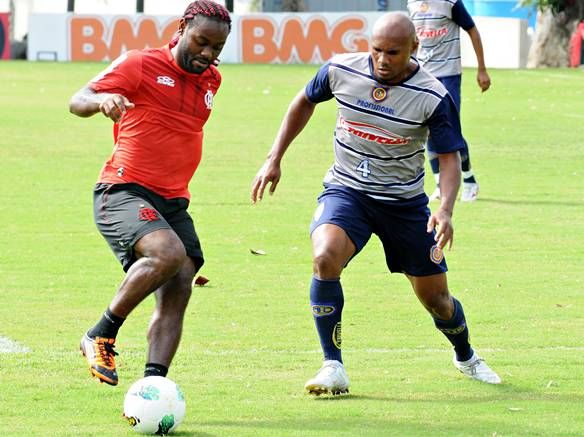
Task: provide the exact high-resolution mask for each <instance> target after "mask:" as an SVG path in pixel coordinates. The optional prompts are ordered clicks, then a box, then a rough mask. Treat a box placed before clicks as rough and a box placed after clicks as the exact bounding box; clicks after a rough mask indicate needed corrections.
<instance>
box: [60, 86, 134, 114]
mask: <svg viewBox="0 0 584 437" xmlns="http://www.w3.org/2000/svg"><path fill="white" fill-rule="evenodd" d="M132 108H134V104H133V103H132V102H130V101H129V100H128V99H127V98H126V97H125V96H123V95H121V94H111V93H96V92H95V91H94V90H93V89H91V88H90V87H89V86H86V87H84V88H81V89H80V90H79V91H77V92H76V93H75V94H74V95H73V97H71V100H70V101H69V112H71V113H72V114H75V115H77V116H79V117H91V116H92V115H95V114H97V113H98V112H101V113H102V114H103V115H104V116H106V117H108V118H111V119H112V120H113V121H114V122H115V123H117V122H118V121H120V118H122V115H123V114H125V112H126V110H128V109H132Z"/></svg>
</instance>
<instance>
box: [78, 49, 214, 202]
mask: <svg viewBox="0 0 584 437" xmlns="http://www.w3.org/2000/svg"><path fill="white" fill-rule="evenodd" d="M220 85H221V75H220V74H219V71H218V70H217V69H216V68H215V67H214V66H211V67H209V68H208V69H206V70H205V71H204V72H203V73H201V74H195V73H188V72H186V71H185V70H183V69H182V68H181V67H179V66H178V65H177V63H176V61H175V59H174V56H173V55H172V53H171V52H170V48H169V47H168V46H165V47H161V48H157V49H145V50H132V51H129V52H128V53H126V54H124V55H122V56H120V57H119V58H118V59H117V60H115V61H114V62H113V63H112V64H111V65H110V66H109V67H108V68H107V69H106V70H105V71H104V72H102V73H101V74H100V75H98V76H97V77H96V78H95V79H93V80H92V81H91V82H90V84H89V86H90V87H91V88H92V89H93V90H94V91H95V92H98V93H100V92H107V93H116V94H122V95H124V96H125V97H127V98H128V100H130V102H132V103H133V104H134V105H135V108H133V109H129V110H127V112H126V114H125V115H124V116H123V117H122V119H121V120H120V123H119V132H118V135H117V138H116V144H115V147H114V151H113V153H112V155H111V157H110V158H109V159H108V160H107V162H106V163H105V165H104V166H103V168H102V170H101V173H100V175H99V179H98V182H104V183H114V184H123V183H130V182H132V183H137V184H140V185H142V186H143V187H145V188H148V189H150V190H152V191H154V192H155V193H158V194H160V195H161V196H163V197H165V198H167V199H170V198H173V197H185V198H187V199H188V198H190V195H189V191H188V184H189V182H190V180H191V178H192V177H193V174H194V173H195V170H196V169H197V167H198V165H199V162H200V161H201V153H202V146H203V125H204V124H205V122H206V121H207V119H208V118H209V115H210V113H211V107H212V105H213V97H214V95H215V94H216V93H217V89H218V88H219V86H220Z"/></svg>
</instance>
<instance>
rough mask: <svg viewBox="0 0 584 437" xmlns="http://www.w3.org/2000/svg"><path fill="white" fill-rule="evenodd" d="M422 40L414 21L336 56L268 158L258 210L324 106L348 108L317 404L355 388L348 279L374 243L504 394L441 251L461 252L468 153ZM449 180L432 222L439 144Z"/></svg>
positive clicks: (319, 212)
mask: <svg viewBox="0 0 584 437" xmlns="http://www.w3.org/2000/svg"><path fill="white" fill-rule="evenodd" d="M416 48H417V39H416V34H415V28H414V25H413V23H412V21H411V20H410V19H409V18H408V17H407V16H406V15H404V14H400V13H389V14H386V15H383V16H382V17H381V18H380V19H379V20H378V21H377V22H376V23H375V26H374V28H373V33H372V40H371V50H370V52H364V53H348V54H341V55H337V56H334V57H333V58H332V59H331V60H330V61H329V62H327V63H326V64H325V65H324V66H323V67H321V68H320V70H319V71H318V72H317V74H316V76H315V77H314V78H313V79H312V80H311V81H310V82H309V83H308V85H307V86H306V88H305V89H303V90H302V91H300V92H299V93H298V95H297V96H296V97H295V98H294V99H293V101H292V103H291V104H290V107H289V108H288V112H287V113H286V115H285V117H284V120H283V122H282V125H281V126H280V130H279V132H278V134H277V136H276V139H275V141H274V144H273V146H272V148H271V151H270V153H269V155H268V158H267V160H266V162H265V163H264V165H263V166H262V167H261V169H260V170H259V171H258V173H257V175H256V177H255V179H254V181H253V183H252V187H251V199H252V201H253V202H256V201H258V200H261V199H262V197H263V194H264V191H265V189H266V187H267V186H268V184H270V188H269V192H270V193H273V192H274V190H275V189H276V186H277V185H278V182H279V180H280V177H281V169H280V163H281V160H282V157H283V155H284V153H285V151H286V150H287V148H288V146H289V145H290V144H291V142H292V141H293V140H294V138H295V137H296V136H297V135H298V134H299V133H300V132H301V131H302V129H303V128H304V127H305V126H306V124H307V123H308V121H309V119H310V118H311V116H312V113H313V111H314V108H315V106H316V105H317V104H318V103H320V102H324V101H326V100H330V99H335V100H336V102H337V109H338V114H337V124H336V129H335V135H334V139H333V145H334V151H335V162H334V164H333V166H332V167H331V168H330V169H329V171H328V172H327V174H326V176H325V178H324V187H325V189H324V192H323V193H322V194H321V195H320V197H319V204H318V207H317V209H316V212H315V213H314V218H313V221H312V224H311V239H312V246H313V270H314V276H313V278H312V283H311V287H310V301H311V307H312V313H313V316H314V320H315V324H316V329H317V332H318V335H319V337H320V343H321V346H322V349H323V352H324V363H323V365H322V367H321V369H320V370H319V371H318V373H317V375H316V376H315V377H314V378H312V379H310V380H309V381H308V382H307V383H306V385H305V388H306V390H307V391H308V392H309V393H311V394H316V395H319V394H321V393H332V394H337V393H345V392H347V391H348V388H349V380H348V377H347V374H346V372H345V368H344V366H343V359H342V355H341V314H342V310H343V303H344V298H343V290H342V288H341V282H340V276H341V272H342V271H343V268H344V267H345V266H346V265H347V263H348V262H349V261H350V260H351V258H352V257H354V256H355V255H356V254H357V253H359V251H360V250H361V249H362V248H363V247H364V246H365V244H366V243H367V241H368V240H369V238H370V236H371V234H376V235H377V236H378V237H379V238H380V240H381V241H382V243H383V247H384V250H385V256H386V262H387V266H388V268H389V269H390V271H392V272H400V273H404V274H405V275H406V276H407V278H408V279H409V280H410V282H411V284H412V286H413V289H414V291H415V293H416V296H417V297H418V298H419V300H420V302H421V303H422V305H424V307H425V308H426V309H427V310H428V312H429V313H430V314H431V315H432V317H433V319H434V323H435V325H436V327H437V328H438V329H439V330H440V331H441V332H443V333H444V335H445V336H446V337H447V338H448V340H449V341H450V342H451V343H452V345H453V346H454V351H455V354H454V358H453V362H454V365H455V366H456V368H458V369H459V370H460V371H461V372H463V373H464V374H465V375H467V376H469V377H472V378H474V379H477V380H479V381H483V382H487V383H491V384H498V383H500V382H501V379H500V378H499V376H498V375H497V374H496V373H495V372H493V371H492V370H491V369H490V368H489V367H488V366H487V365H486V363H485V362H484V361H483V360H482V359H481V358H480V357H479V356H478V355H477V354H476V353H475V352H474V351H473V349H472V348H471V346H470V343H469V340H468V328H467V325H466V320H465V316H464V311H463V308H462V305H461V304H460V302H459V301H458V300H456V299H455V298H454V297H452V296H451V295H450V293H449V290H448V286H447V281H446V271H447V267H446V262H445V260H444V257H443V254H442V250H443V248H444V247H445V246H447V245H448V246H450V245H451V244H452V237H453V227H452V221H451V217H452V210H453V207H454V202H455V199H456V195H457V192H458V188H459V186H460V156H459V151H460V150H462V149H463V147H464V140H463V138H462V135H461V132H460V122H459V119H458V111H457V109H456V106H455V104H454V102H453V101H452V98H451V97H450V95H449V94H448V92H447V91H446V89H445V88H444V86H443V85H442V84H441V83H440V82H439V81H438V80H437V79H436V78H434V77H433V76H432V75H431V74H430V73H428V72H427V71H426V70H424V68H422V67H420V66H419V64H418V63H417V62H416V61H415V60H414V59H413V58H412V57H411V56H412V54H414V53H415V50H416ZM429 132H430V134H431V135H432V137H433V139H434V141H433V143H432V145H431V151H432V152H433V153H436V154H437V156H438V159H439V161H440V166H441V168H442V179H441V183H442V186H441V188H442V196H441V201H440V206H439V208H438V209H437V210H436V211H435V212H434V213H432V214H430V210H429V209H428V206H427V205H428V197H427V196H426V194H425V193H424V149H425V147H424V146H425V143H426V139H427V137H428V133H429Z"/></svg>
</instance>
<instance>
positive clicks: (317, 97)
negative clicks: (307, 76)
mask: <svg viewBox="0 0 584 437" xmlns="http://www.w3.org/2000/svg"><path fill="white" fill-rule="evenodd" d="M329 67H330V63H329V62H327V63H326V64H324V65H323V66H322V67H320V69H319V70H318V72H317V73H316V76H314V77H313V78H312V80H311V81H310V82H308V85H306V88H305V92H306V97H308V100H310V101H311V102H312V103H320V102H325V101H327V100H330V99H332V98H333V97H334V96H333V91H332V90H331V83H330V80H329Z"/></svg>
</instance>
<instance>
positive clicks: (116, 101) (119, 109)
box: [99, 94, 135, 123]
mask: <svg viewBox="0 0 584 437" xmlns="http://www.w3.org/2000/svg"><path fill="white" fill-rule="evenodd" d="M134 106H135V105H134V104H133V103H132V102H130V101H129V100H128V99H127V97H125V96H122V95H121V94H110V95H108V96H107V97H106V98H105V99H104V100H103V102H101V103H100V104H99V110H100V111H101V113H102V114H103V115H104V116H106V117H107V118H110V119H111V120H112V121H113V122H114V123H117V122H118V121H120V119H121V118H122V116H123V115H124V114H125V113H126V111H127V110H128V109H133V108H134Z"/></svg>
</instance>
